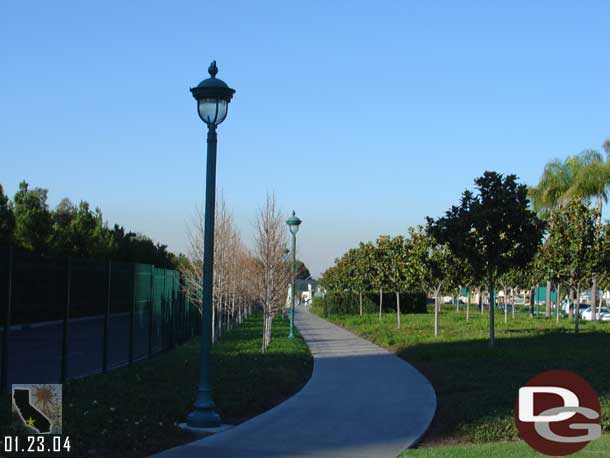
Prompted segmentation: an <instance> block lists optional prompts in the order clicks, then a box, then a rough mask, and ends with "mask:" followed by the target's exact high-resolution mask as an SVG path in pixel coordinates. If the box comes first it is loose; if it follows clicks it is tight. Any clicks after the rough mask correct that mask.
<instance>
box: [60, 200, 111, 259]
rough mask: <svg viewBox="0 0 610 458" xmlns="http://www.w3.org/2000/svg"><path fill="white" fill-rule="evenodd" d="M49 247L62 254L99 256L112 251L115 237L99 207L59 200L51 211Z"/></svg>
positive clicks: (106, 254)
mask: <svg viewBox="0 0 610 458" xmlns="http://www.w3.org/2000/svg"><path fill="white" fill-rule="evenodd" d="M52 220H53V231H52V237H51V248H52V251H53V252H54V253H55V254H58V255H63V256H82V257H102V256H110V255H111V254H112V252H113V244H114V240H113V238H112V234H111V232H110V231H109V230H108V228H107V227H106V225H105V224H104V221H103V217H102V212H101V210H100V209H99V208H96V209H95V211H92V210H91V209H90V207H89V204H88V203H87V202H85V201H82V202H80V203H79V205H78V207H77V206H75V205H74V204H73V203H72V202H71V201H70V200H69V199H67V198H66V199H62V200H61V202H60V203H59V204H58V205H57V207H56V208H55V210H54V211H53V213H52Z"/></svg>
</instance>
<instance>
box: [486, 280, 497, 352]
mask: <svg viewBox="0 0 610 458" xmlns="http://www.w3.org/2000/svg"><path fill="white" fill-rule="evenodd" d="M488 282H489V346H491V347H493V346H494V343H495V332H494V308H495V305H496V304H495V297H494V282H493V278H492V277H491V275H490V276H489V277H488Z"/></svg>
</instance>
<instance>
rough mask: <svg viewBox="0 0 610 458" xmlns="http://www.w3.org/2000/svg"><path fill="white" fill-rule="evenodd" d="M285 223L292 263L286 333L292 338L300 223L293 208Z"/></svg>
mask: <svg viewBox="0 0 610 458" xmlns="http://www.w3.org/2000/svg"><path fill="white" fill-rule="evenodd" d="M286 224H288V228H289V229H290V233H291V234H292V265H291V266H290V272H291V273H292V286H291V288H290V334H289V335H288V338H289V339H294V296H295V273H296V266H297V256H296V252H297V232H299V226H300V225H301V220H300V219H299V218H298V217H297V216H296V215H295V214H294V210H293V211H292V215H291V216H290V218H288V219H287V220H286Z"/></svg>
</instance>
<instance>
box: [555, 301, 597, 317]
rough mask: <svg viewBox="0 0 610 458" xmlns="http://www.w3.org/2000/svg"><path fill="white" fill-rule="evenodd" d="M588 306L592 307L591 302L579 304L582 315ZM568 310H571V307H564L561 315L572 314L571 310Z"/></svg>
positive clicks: (579, 311)
mask: <svg viewBox="0 0 610 458" xmlns="http://www.w3.org/2000/svg"><path fill="white" fill-rule="evenodd" d="M588 308H591V306H590V305H589V304H578V313H579V315H580V316H582V313H583V312H584V311H585V310H587V309H588ZM568 310H569V309H568V307H567V306H564V307H562V310H561V315H562V316H563V317H566V316H569V315H570V314H569V311H568Z"/></svg>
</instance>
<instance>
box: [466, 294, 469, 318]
mask: <svg viewBox="0 0 610 458" xmlns="http://www.w3.org/2000/svg"><path fill="white" fill-rule="evenodd" d="M469 319H470V290H468V299H466V321H468V320H469Z"/></svg>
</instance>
